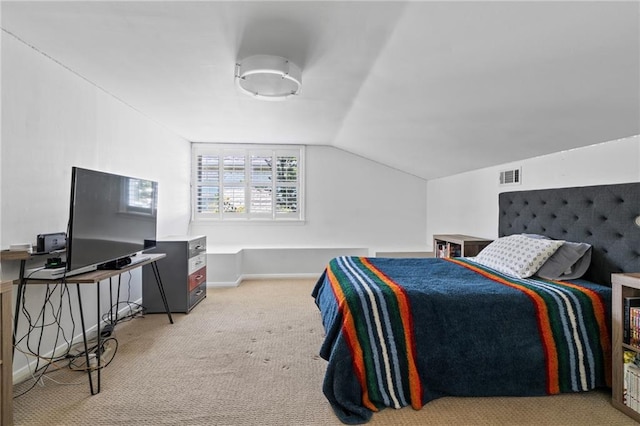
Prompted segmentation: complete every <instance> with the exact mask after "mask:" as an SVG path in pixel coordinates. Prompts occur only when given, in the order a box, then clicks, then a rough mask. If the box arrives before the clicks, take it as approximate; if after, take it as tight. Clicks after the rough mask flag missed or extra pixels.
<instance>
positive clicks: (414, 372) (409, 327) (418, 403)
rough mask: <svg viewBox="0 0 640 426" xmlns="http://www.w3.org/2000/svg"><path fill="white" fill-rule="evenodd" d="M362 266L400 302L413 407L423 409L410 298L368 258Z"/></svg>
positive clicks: (364, 259)
mask: <svg viewBox="0 0 640 426" xmlns="http://www.w3.org/2000/svg"><path fill="white" fill-rule="evenodd" d="M360 260H361V262H362V264H364V265H366V266H367V268H369V270H370V271H371V272H373V273H374V274H376V276H377V277H378V278H379V279H380V280H381V281H382V282H384V283H385V284H386V285H388V286H389V288H390V289H391V291H393V293H394V294H395V295H396V300H397V301H398V307H399V309H400V313H401V317H402V318H401V319H402V324H403V327H402V328H403V330H404V339H405V342H406V344H407V351H406V352H407V364H408V369H409V389H410V391H411V407H412V408H413V409H415V410H419V409H420V408H422V382H421V381H420V376H419V375H418V368H417V367H416V343H415V335H414V334H413V330H414V328H413V316H412V315H411V308H410V306H409V298H408V296H407V294H406V293H405V291H404V289H403V288H402V287H401V286H399V285H398V284H397V283H396V282H394V281H393V280H392V279H391V278H389V277H388V276H387V275H386V274H385V273H384V272H382V271H381V270H379V269H378V268H376V267H375V266H373V265H372V264H371V262H370V261H369V260H368V259H367V258H364V257H363V258H360Z"/></svg>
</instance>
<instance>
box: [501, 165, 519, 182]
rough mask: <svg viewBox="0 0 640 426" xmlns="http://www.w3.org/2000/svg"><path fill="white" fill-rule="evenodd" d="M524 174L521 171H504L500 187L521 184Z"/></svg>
mask: <svg viewBox="0 0 640 426" xmlns="http://www.w3.org/2000/svg"><path fill="white" fill-rule="evenodd" d="M521 175H522V173H521V172H520V169H519V168H518V169H512V170H503V171H501V172H500V185H518V184H520V180H521Z"/></svg>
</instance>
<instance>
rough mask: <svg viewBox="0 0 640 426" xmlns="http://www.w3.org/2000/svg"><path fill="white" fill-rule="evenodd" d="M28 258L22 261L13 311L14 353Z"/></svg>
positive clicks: (14, 351)
mask: <svg viewBox="0 0 640 426" xmlns="http://www.w3.org/2000/svg"><path fill="white" fill-rule="evenodd" d="M26 263H27V261H26V260H21V261H20V282H19V283H18V294H16V308H15V310H14V312H13V355H15V353H16V335H17V334H18V320H19V319H20V303H22V294H23V293H24V284H25V281H26V279H25V278H24V267H25V265H26Z"/></svg>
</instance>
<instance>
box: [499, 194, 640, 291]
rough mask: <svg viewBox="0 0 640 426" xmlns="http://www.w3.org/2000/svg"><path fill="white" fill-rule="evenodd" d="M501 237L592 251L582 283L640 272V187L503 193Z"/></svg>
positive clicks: (608, 280) (500, 197) (500, 203)
mask: <svg viewBox="0 0 640 426" xmlns="http://www.w3.org/2000/svg"><path fill="white" fill-rule="evenodd" d="M498 198H499V201H498V203H499V209H500V211H499V225H498V234H499V236H501V237H502V236H505V235H510V234H519V233H529V234H542V235H546V236H548V237H550V238H554V239H558V240H566V241H575V242H585V243H589V244H591V245H592V246H593V252H592V255H591V266H590V267H589V270H588V271H587V273H586V274H585V276H584V277H583V278H584V279H587V280H590V281H593V282H597V283H604V284H611V273H613V272H640V224H637V223H636V220H638V221H640V219H639V217H640V183H626V184H614V185H598V186H584V187H573V188H557V189H540V190H533V191H516V192H503V193H501V194H500V195H499V197H498Z"/></svg>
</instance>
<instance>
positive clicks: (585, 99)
mask: <svg viewBox="0 0 640 426" xmlns="http://www.w3.org/2000/svg"><path fill="white" fill-rule="evenodd" d="M1 7H2V28H3V30H4V31H5V35H4V36H5V37H7V36H9V37H17V38H19V39H20V40H22V41H23V42H25V43H26V44H28V45H30V46H32V47H33V48H35V49H37V50H39V51H41V52H42V53H44V54H46V55H48V56H50V57H51V58H52V59H54V60H56V61H58V62H59V63H61V64H62V65H63V66H65V67H67V68H68V69H69V70H71V71H73V72H75V73H77V74H79V75H80V76H82V77H83V78H85V79H87V80H88V81H90V82H92V83H93V84H95V85H96V86H99V87H100V88H102V89H103V90H105V91H107V92H109V93H110V94H112V95H113V96H115V97H117V98H119V99H121V100H122V101H123V102H125V103H127V104H128V105H130V106H132V107H133V108H135V109H137V110H138V111H140V112H141V113H143V114H144V115H146V116H148V117H150V118H152V119H153V120H155V121H156V122H158V123H160V124H162V125H163V126H165V127H166V128H169V129H171V130H172V131H173V132H175V133H176V134H178V135H181V136H182V137H184V138H185V139H187V140H189V141H195V142H243V143H296V144H309V145H313V144H318V145H332V146H335V147H338V148H340V149H343V150H346V151H349V152H353V153H355V154H358V155H361V156H363V157H366V158H370V159H372V160H374V161H378V162H380V163H383V164H386V165H388V166H390V167H394V168H396V169H399V170H403V171H406V172H407V173H411V174H413V175H416V176H419V177H422V178H424V179H432V178H437V177H441V176H446V175H450V174H454V173H459V172H464V171H468V170H473V169H478V168H482V167H488V166H492V165H496V164H502V163H505V162H509V161H516V160H519V159H524V158H530V157H533V156H538V155H544V154H548V153H551V152H557V151H561V150H566V149H572V148H577V147H581V146H587V145H591V144H594V143H599V142H604V141H610V140H614V139H618V138H622V137H627V136H631V135H636V134H640V120H639V118H638V117H640V84H639V81H640V77H639V76H640V3H638V2H605V1H602V2H580V1H569V2H494V1H487V2H456V1H453V2H432V1H425V2H400V1H390V2H379V1H371V2H368V1H328V2H314V1H293V2H292V1H290V2H271V1H256V2H248V1H229V2H220V1H193V2H189V1H141V2H129V1H128V2H120V1H114V2H95V1H73V2H56V1H45V2H10V1H3V2H2V3H1ZM252 54H275V55H280V56H285V57H287V58H289V59H290V60H292V61H293V62H295V63H296V64H298V65H299V66H300V67H301V68H302V80H303V84H302V90H301V94H300V95H299V96H298V97H296V98H295V99H290V100H287V101H285V102H264V101H258V100H255V99H251V98H249V97H247V96H245V95H243V94H241V93H239V92H238V91H237V89H236V88H235V86H234V81H233V70H234V65H235V63H236V61H237V60H239V59H241V58H243V57H245V56H249V55H252Z"/></svg>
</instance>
